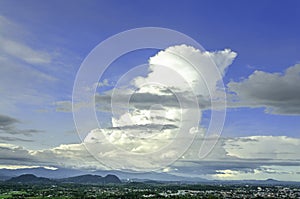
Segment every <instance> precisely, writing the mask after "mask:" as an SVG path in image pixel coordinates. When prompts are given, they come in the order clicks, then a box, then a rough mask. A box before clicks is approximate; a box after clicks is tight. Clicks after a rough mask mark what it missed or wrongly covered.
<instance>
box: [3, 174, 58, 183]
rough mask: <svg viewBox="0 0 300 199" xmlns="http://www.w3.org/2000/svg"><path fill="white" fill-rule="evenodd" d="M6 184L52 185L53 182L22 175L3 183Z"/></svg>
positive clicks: (30, 175)
mask: <svg viewBox="0 0 300 199" xmlns="http://www.w3.org/2000/svg"><path fill="white" fill-rule="evenodd" d="M5 182H6V183H20V184H49V183H53V182H54V181H52V180H50V179H48V178H43V177H36V176H35V175H32V174H24V175H20V176H18V177H13V178H11V179H9V180H6V181H5Z"/></svg>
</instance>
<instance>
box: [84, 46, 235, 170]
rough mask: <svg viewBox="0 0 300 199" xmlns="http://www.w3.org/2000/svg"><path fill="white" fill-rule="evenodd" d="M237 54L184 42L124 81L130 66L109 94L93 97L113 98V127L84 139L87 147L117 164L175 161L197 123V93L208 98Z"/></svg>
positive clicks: (104, 100) (146, 166)
mask: <svg viewBox="0 0 300 199" xmlns="http://www.w3.org/2000/svg"><path fill="white" fill-rule="evenodd" d="M235 57H236V53H234V52H232V51H231V50H228V49H226V50H224V51H217V52H201V51H200V50H197V49H195V48H193V47H190V46H186V45H179V46H172V47H169V48H167V49H165V50H162V51H160V52H159V53H158V54H157V55H155V56H153V57H151V58H150V59H149V68H148V71H149V72H148V74H146V75H145V76H144V77H142V76H134V77H133V78H132V77H131V81H128V80H127V79H128V78H127V76H129V75H132V73H134V71H135V69H132V70H131V71H130V72H129V73H128V74H125V75H124V76H123V77H122V78H123V79H122V78H121V80H120V81H119V82H117V84H116V88H115V90H111V91H106V94H110V95H98V96H97V97H98V98H96V101H97V102H98V104H101V105H102V106H103V104H106V103H108V104H109V105H110V103H112V108H113V109H112V113H113V116H112V128H106V129H95V130H93V131H91V132H90V133H89V134H88V135H87V136H86V137H85V138H83V139H84V142H85V145H86V146H87V148H88V150H89V151H90V152H91V153H92V154H93V155H94V156H95V157H96V158H97V159H99V160H100V161H103V162H104V163H105V164H107V165H108V166H111V167H115V168H118V167H121V168H127V169H135V170H149V169H150V170H152V169H157V168H160V167H163V166H166V165H167V164H169V163H171V162H172V161H174V160H176V159H177V158H179V157H180V156H181V154H182V153H184V151H185V150H186V149H187V148H188V147H189V145H190V144H191V143H192V142H193V137H194V136H195V133H189V132H190V130H191V129H197V128H198V127H199V122H200V120H201V110H200V108H199V104H198V102H199V98H198V96H201V97H202V96H205V98H206V99H207V100H208V101H209V99H210V95H211V94H212V93H216V92H217V90H218V82H219V81H222V78H223V76H222V75H223V74H224V71H225V70H226V68H227V67H228V66H229V64H231V62H232V61H233V59H234V58H235ZM214 61H216V62H217V64H218V65H215V63H214ZM166 77H167V78H166ZM123 80H126V81H125V82H122V81H123ZM126 83H128V84H126ZM101 100H102V101H101ZM131 103H132V104H131ZM104 106H105V105H104ZM163 118H165V119H163ZM176 144H177V145H176ZM175 145H176V146H175ZM166 146H167V147H166ZM120 157H124V158H120ZM125 157H126V158H125Z"/></svg>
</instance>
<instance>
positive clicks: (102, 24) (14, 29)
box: [0, 0, 300, 180]
mask: <svg viewBox="0 0 300 199" xmlns="http://www.w3.org/2000/svg"><path fill="white" fill-rule="evenodd" d="M299 8H300V2H299V1H267V0H264V1H244V2H240V1H235V0H232V1H227V2H225V1H224V2H222V1H188V2H183V1H88V2H86V1H76V2H74V1H63V2H61V1H47V2H46V1H37V0H27V1H14V0H12V1H8V0H7V1H6V0H3V1H1V2H0V43H1V46H2V47H1V48H0V64H1V66H0V68H1V69H0V73H1V74H0V79H1V80H0V82H1V86H0V93H1V96H2V97H1V99H0V115H2V117H3V118H2V120H0V122H1V121H2V122H3V121H9V122H10V123H9V124H7V123H6V124H4V122H3V124H0V127H1V125H2V126H3V130H2V129H1V128H2V127H1V128H0V131H1V134H0V135H1V137H0V142H1V143H3V144H4V145H5V146H7V147H8V148H9V147H10V148H11V147H15V146H20V147H24V150H25V151H26V150H29V151H30V150H33V151H34V150H42V151H43V150H44V151H45V150H49V151H52V152H53V151H55V150H54V148H60V149H61V148H64V149H66V148H67V149H69V150H70V151H72V149H71V146H68V145H71V144H74V145H76V144H78V145H80V143H81V140H80V139H79V137H78V135H77V133H76V130H75V126H74V121H73V116H72V112H71V111H70V102H71V99H72V91H73V83H74V81H75V77H76V73H77V71H78V69H79V68H80V65H81V63H82V61H83V60H84V59H85V57H86V56H87V55H88V54H89V53H90V51H91V50H92V49H93V48H94V47H95V46H96V45H98V44H99V43H100V42H102V41H104V40H105V39H107V38H108V37H110V36H112V35H114V34H117V33H119V32H122V31H125V30H128V29H132V28H139V27H148V26H150V27H164V28H170V29H174V30H176V31H180V32H182V33H184V34H186V35H188V36H190V37H192V38H193V39H195V40H196V41H197V42H199V43H200V44H201V45H202V46H203V47H204V48H205V50H207V51H209V52H211V53H213V52H215V51H222V50H224V49H231V51H233V52H235V53H237V56H236V57H235V58H234V60H233V62H232V64H230V66H228V67H227V69H226V71H227V72H226V74H225V75H224V77H223V81H224V84H225V87H226V89H227V94H228V95H229V96H231V94H232V93H234V95H235V97H239V98H240V101H239V103H234V102H231V101H230V100H229V105H228V109H227V116H226V122H225V125H224V129H223V132H222V136H223V138H224V140H225V141H224V143H223V144H222V143H220V144H219V145H220V148H221V149H220V150H223V151H224V150H225V151H226V154H227V155H228V154H230V153H233V152H232V151H230V150H229V149H228V148H226V147H225V149H224V147H223V148H222V146H229V145H230V141H229V140H230V139H233V138H236V139H238V138H240V139H241V140H242V138H251V139H252V138H253V136H261V137H262V140H261V145H264V144H265V143H266V142H268V141H266V140H270V139H271V140H272V139H273V138H274V139H275V140H276V139H277V138H278V139H277V144H278V145H282V146H285V144H287V145H289V144H291V143H293V144H292V145H293V146H294V148H290V149H287V150H290V151H288V152H290V153H294V154H295V155H294V156H292V157H291V160H290V159H289V160H286V159H280V157H281V156H280V153H281V152H282V153H284V152H287V151H285V150H283V149H278V154H277V156H276V157H275V156H274V154H273V155H271V156H270V157H267V156H266V157H265V158H267V159H269V160H270V161H278V162H280V161H281V162H286V167H283V166H282V165H280V166H281V167H282V168H278V167H279V166H278V165H275V166H277V167H276V168H273V167H272V168H268V169H269V170H271V169H273V170H275V173H276V172H277V173H276V175H275V174H274V176H275V177H274V178H278V179H283V180H284V179H288V178H289V176H288V175H287V174H285V173H284V171H289V172H291V173H293V172H298V171H296V169H294V168H292V167H291V166H290V164H289V163H291V162H293V164H300V162H299V160H298V159H300V157H299V156H297V155H296V152H297V151H296V150H297V149H299V148H300V145H299V143H300V142H299V139H300V137H299V135H300V132H299V129H300V117H299V114H300V112H299V111H298V109H299V108H298V107H297V105H298V106H300V103H298V102H299V97H300V96H299V93H300V90H299V86H298V85H297V80H298V78H299V70H298V69H299V65H297V64H299V61H300V56H299V52H300V37H299V35H300V21H299V19H300V13H299ZM157 52H158V50H149V49H148V50H143V51H139V52H133V53H130V54H127V55H125V56H123V57H121V58H119V59H118V60H116V61H115V62H114V63H113V64H112V65H111V67H110V68H109V70H107V72H106V73H105V75H104V76H103V78H102V79H101V81H103V80H104V79H107V80H108V84H109V85H106V87H101V88H99V90H98V91H99V92H104V91H109V90H111V89H112V88H113V84H114V83H115V82H116V81H118V78H120V77H121V76H122V74H124V73H125V72H126V71H128V70H129V69H131V68H133V66H136V65H138V64H142V63H146V62H147V61H148V59H149V58H150V57H153V56H155V55H156V53H157ZM32 58H35V59H32ZM288 69H291V70H292V69H293V71H294V72H291V74H290V73H289V74H288V73H285V71H286V70H288ZM255 71H260V72H261V73H256V72H255ZM297 73H298V74H297ZM297 75H298V76H297ZM251 77H253V78H251ZM258 80H259V81H258ZM256 88H257V91H255V89H256ZM297 93H298V95H297ZM231 97H232V96H231ZM271 109H272V110H273V111H272V110H271ZM268 110H271V111H268ZM206 114H207V113H205V114H204V116H205V115H206ZM208 116H209V114H207V116H206V117H204V118H203V120H202V123H203V124H207V121H208V119H209V117H208ZM109 117H110V114H108V113H107V112H105V113H103V112H102V113H101V111H100V113H98V119H99V120H101V121H102V122H103V123H109V122H110V118H109ZM5 125H6V126H5ZM4 127H5V128H4ZM30 130H34V131H30ZM265 136H266V137H265ZM284 136H285V138H284ZM253 139H254V138H253ZM255 139H256V138H255ZM289 139H291V143H290V140H289ZM282 140H285V141H282ZM220 142H223V141H220ZM274 142H276V141H274ZM241 143H242V142H241ZM7 144H9V146H8V145H7ZM62 144H65V145H66V147H62ZM277 144H276V143H275V144H274V146H277ZM4 145H3V146H4ZM69 147H70V148H69ZM75 147H79V146H77V145H76V146H75ZM243 147H244V148H245V149H246V148H247V146H246V145H245V146H244V145H243V146H242V144H241V146H240V148H243ZM257 147H258V148H259V147H260V145H259V146H257ZM216 150H218V149H216ZM261 150H262V151H263V150H264V149H261ZM49 151H48V153H50V152H49ZM3 153H4V152H3ZM36 153H37V152H36ZM45 153H46V152H45ZM216 153H221V152H220V151H219V152H216ZM243 153H244V152H243ZM262 153H263V152H262ZM28 154H30V152H28ZM234 154H239V155H237V156H236V157H235V158H245V159H247V158H249V157H251V155H249V154H248V155H249V156H247V155H245V154H243V155H241V154H240V153H238V152H236V153H234ZM3 155H5V154H3ZM56 155H57V154H56ZM5 156H7V157H8V158H7V160H5V161H3V162H0V164H2V165H8V167H9V165H14V164H17V165H21V164H22V163H20V162H16V161H13V160H11V161H10V159H9V157H11V155H10V154H6V155H5ZM74 156H75V155H74ZM212 156H213V155H212ZM55 157H56V156H55ZM76 157H77V156H76ZM216 157H217V156H216ZM216 157H215V159H213V160H214V161H220V158H219V159H218V158H216ZM43 158H44V157H43V155H41V157H40V159H41V161H40V162H33V163H32V164H35V165H42V166H43V165H44V164H45V165H46V163H44V162H45V160H44V159H43ZM230 158H232V157H230ZM230 158H229V159H228V161H232V160H231V159H230ZM12 159H13V158H12ZM79 159H80V158H79ZM191 159H193V158H191ZM81 160H82V159H81ZM59 161H60V160H59V158H57V165H56V163H55V162H54V163H53V162H52V163H49V164H51V166H61V164H60V163H59ZM26 164H30V163H26ZM72 164H73V163H72ZM72 164H71V163H70V165H72ZM74 164H75V163H74ZM78 164H79V165H80V163H78ZM177 164H178V165H179V166H178V165H176V163H175V165H172V166H170V167H168V168H170V169H169V170H170V172H173V173H174V174H177V175H189V169H190V170H192V167H193V166H194V165H192V166H191V165H184V168H189V169H184V172H183V173H178V172H177V171H182V169H181V168H183V167H180V165H181V164H182V162H180V161H179V162H178V163H177ZM203 164H205V163H203ZM45 165H44V166H45ZM66 165H67V164H66ZM266 165H267V164H265V165H260V167H257V168H251V169H252V171H253V172H254V170H255V169H256V172H257V171H260V172H264V171H266V170H267V169H265V167H266ZM67 166H68V165H67ZM72 166H74V165H72ZM177 166H178V168H177V170H176V167H177ZM273 166H274V165H273ZM179 167H180V168H179ZM199 168H200V167H199ZM262 168H263V169H262ZM276 169H277V170H276ZM167 170H168V169H167ZM169 170H168V171H169ZM212 170H213V169H212ZM233 170H234V169H232V170H231V171H233ZM273 170H272V171H273ZM234 171H235V170H234ZM176 172H177V173H176ZM222 172H223V173H222ZM226 172H227V173H226ZM228 172H229V173H230V168H221V169H219V170H218V171H217V169H215V173H214V174H210V173H205V172H204V173H199V174H198V175H199V176H201V177H203V176H204V177H207V178H222V179H223V178H226V177H228V179H239V178H247V177H248V176H247V175H250V174H251V172H249V173H243V172H242V171H238V172H240V173H239V174H236V173H234V172H231V173H230V174H228ZM193 175H194V174H193ZM270 175H271V174H270ZM262 177H272V176H268V173H267V172H265V173H263V175H262ZM295 178H296V179H295V180H297V178H298V179H300V176H299V173H298V175H296V177H295Z"/></svg>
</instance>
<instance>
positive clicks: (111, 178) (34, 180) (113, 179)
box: [5, 174, 121, 184]
mask: <svg viewBox="0 0 300 199" xmlns="http://www.w3.org/2000/svg"><path fill="white" fill-rule="evenodd" d="M5 183H14V184H51V183H74V184H119V183H121V180H120V179H119V178H118V177H117V176H115V175H107V176H105V177H102V176H98V175H81V176H75V177H70V178H62V179H49V178H44V177H37V176H35V175H33V174H23V175H20V176H18V177H12V178H11V179H9V180H6V181H5Z"/></svg>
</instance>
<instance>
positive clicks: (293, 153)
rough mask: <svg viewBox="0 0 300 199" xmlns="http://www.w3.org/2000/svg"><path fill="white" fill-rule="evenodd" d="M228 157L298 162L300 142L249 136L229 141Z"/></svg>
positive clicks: (293, 139) (295, 139)
mask: <svg viewBox="0 0 300 199" xmlns="http://www.w3.org/2000/svg"><path fill="white" fill-rule="evenodd" d="M224 148H225V150H226V151H227V153H228V155H230V156H233V157H237V158H243V159H272V160H300V155H299V153H298V151H299V149H300V140H299V139H297V138H290V137H286V136H276V137H275V136H251V137H246V138H237V139H229V140H227V141H226V143H225V146H224Z"/></svg>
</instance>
